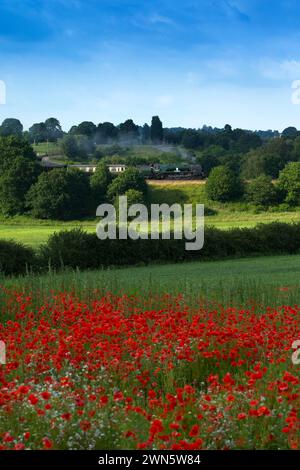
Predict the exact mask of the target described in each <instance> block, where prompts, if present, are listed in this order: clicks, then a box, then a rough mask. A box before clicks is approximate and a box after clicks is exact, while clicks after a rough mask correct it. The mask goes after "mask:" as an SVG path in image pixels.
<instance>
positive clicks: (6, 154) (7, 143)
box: [0, 136, 36, 173]
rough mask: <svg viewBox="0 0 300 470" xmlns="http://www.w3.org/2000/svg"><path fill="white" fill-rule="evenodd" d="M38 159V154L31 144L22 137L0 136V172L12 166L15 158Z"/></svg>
mask: <svg viewBox="0 0 300 470" xmlns="http://www.w3.org/2000/svg"><path fill="white" fill-rule="evenodd" d="M19 157H23V158H28V159H30V160H32V161H35V160H36V154H35V152H34V150H33V148H32V147H31V145H30V144H29V143H28V142H27V141H26V140H25V139H22V138H20V137H15V136H10V137H0V173H2V172H3V171H6V170H7V169H9V168H10V166H11V163H12V160H13V159H15V158H19Z"/></svg>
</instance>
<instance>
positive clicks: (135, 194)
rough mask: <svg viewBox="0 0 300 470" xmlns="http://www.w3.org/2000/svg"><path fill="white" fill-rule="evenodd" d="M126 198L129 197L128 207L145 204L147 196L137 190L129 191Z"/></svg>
mask: <svg viewBox="0 0 300 470" xmlns="http://www.w3.org/2000/svg"><path fill="white" fill-rule="evenodd" d="M125 196H126V197H127V205H128V206H132V205H133V204H144V203H145V194H143V192H142V191H138V190H137V189H127V191H126V192H125Z"/></svg>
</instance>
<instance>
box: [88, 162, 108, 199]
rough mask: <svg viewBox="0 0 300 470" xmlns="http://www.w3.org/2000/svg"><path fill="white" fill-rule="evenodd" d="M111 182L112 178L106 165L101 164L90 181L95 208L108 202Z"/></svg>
mask: <svg viewBox="0 0 300 470" xmlns="http://www.w3.org/2000/svg"><path fill="white" fill-rule="evenodd" d="M111 182H112V176H111V173H110V171H109V170H108V167H107V165H106V163H104V162H100V163H99V164H98V165H97V169H96V172H95V173H94V174H93V175H92V176H91V179H90V183H91V189H92V194H93V199H94V201H95V207H97V206H98V205H99V204H101V203H102V202H103V201H105V200H106V193H107V190H108V187H109V185H110V184H111Z"/></svg>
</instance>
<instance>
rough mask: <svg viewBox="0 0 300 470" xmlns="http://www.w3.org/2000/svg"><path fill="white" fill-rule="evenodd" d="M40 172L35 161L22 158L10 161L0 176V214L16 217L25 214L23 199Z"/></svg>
mask: <svg viewBox="0 0 300 470" xmlns="http://www.w3.org/2000/svg"><path fill="white" fill-rule="evenodd" d="M40 172H41V167H40V166H39V165H38V163H37V162H36V161H34V160H33V161H32V160H29V159H27V158H23V157H16V158H14V159H12V161H11V163H10V165H9V167H8V168H7V169H6V171H4V172H3V173H1V175H0V212H1V213H2V214H4V215H6V216H7V215H17V214H22V213H23V212H25V208H26V205H25V197H26V194H27V192H28V191H29V189H30V187H31V185H32V184H34V183H35V182H36V180H37V178H38V175H39V174H40Z"/></svg>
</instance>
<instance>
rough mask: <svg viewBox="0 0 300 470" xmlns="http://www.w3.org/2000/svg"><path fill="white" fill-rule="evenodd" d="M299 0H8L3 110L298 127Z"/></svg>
mask: <svg viewBox="0 0 300 470" xmlns="http://www.w3.org/2000/svg"><path fill="white" fill-rule="evenodd" d="M299 25H300V11H299V3H298V2H297V1H296V0H198V1H194V0H184V1H178V0H160V1H158V0H146V1H142V0H130V1H129V0H0V80H3V81H4V82H5V84H6V89H7V101H6V104H5V105H1V104H0V121H1V120H2V119H4V118H5V117H17V118H19V119H20V120H21V121H22V122H23V124H24V126H25V128H26V127H28V126H30V125H31V124H32V123H33V122H40V121H43V120H44V119H46V118H47V117H49V116H55V117H57V118H59V119H60V121H61V123H62V125H63V127H64V128H65V129H66V130H68V128H69V127H70V126H71V125H72V124H74V123H79V122H81V121H83V120H92V121H94V122H96V123H98V122H103V121H112V122H114V123H115V124H118V123H119V122H121V121H123V120H125V119H126V118H132V119H134V121H135V122H137V123H138V124H143V123H144V122H149V121H150V119H151V116H152V115H155V114H159V115H160V117H161V119H162V120H163V122H164V125H165V126H185V127H201V126H202V125H203V124H208V125H212V126H218V127H223V126H224V125H225V124H226V123H230V124H231V125H233V126H234V127H243V128H249V129H269V128H273V129H275V128H276V129H279V130H281V129H283V128H284V127H287V126H289V125H295V126H296V127H298V128H300V105H298V106H297V105H294V104H292V102H291V95H292V90H291V84H292V82H293V81H294V80H300V46H299V44H300V41H299V39H300V28H299Z"/></svg>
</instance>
